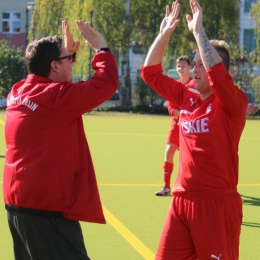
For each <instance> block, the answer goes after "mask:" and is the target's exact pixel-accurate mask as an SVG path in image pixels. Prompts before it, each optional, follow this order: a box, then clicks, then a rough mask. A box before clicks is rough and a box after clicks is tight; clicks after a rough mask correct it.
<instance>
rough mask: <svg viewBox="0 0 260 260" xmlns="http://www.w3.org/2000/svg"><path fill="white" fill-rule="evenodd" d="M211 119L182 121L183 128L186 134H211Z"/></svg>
mask: <svg viewBox="0 0 260 260" xmlns="http://www.w3.org/2000/svg"><path fill="white" fill-rule="evenodd" d="M208 122H209V118H208V117H205V118H201V119H197V120H194V121H182V122H181V128H182V131H183V133H184V134H199V133H208V132H209V124H208Z"/></svg>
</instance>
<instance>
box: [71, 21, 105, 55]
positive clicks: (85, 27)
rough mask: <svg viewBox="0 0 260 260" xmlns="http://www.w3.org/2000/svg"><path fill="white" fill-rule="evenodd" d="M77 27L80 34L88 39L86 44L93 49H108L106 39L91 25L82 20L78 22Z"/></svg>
mask: <svg viewBox="0 0 260 260" xmlns="http://www.w3.org/2000/svg"><path fill="white" fill-rule="evenodd" d="M76 26H77V29H78V31H79V32H80V34H81V35H82V36H83V37H84V38H85V39H86V41H85V43H86V44H88V45H89V46H90V47H91V48H92V49H94V50H95V51H97V50H98V49H100V48H104V47H107V42H106V40H105V39H104V37H103V36H102V35H101V34H100V33H99V32H98V31H96V30H95V29H93V28H92V27H91V26H90V25H89V23H84V22H83V21H81V20H78V21H76Z"/></svg>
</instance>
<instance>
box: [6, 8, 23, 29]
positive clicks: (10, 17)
mask: <svg viewBox="0 0 260 260" xmlns="http://www.w3.org/2000/svg"><path fill="white" fill-rule="evenodd" d="M20 29H21V14H20V13H16V12H4V13H2V32H5V33H19V32H20Z"/></svg>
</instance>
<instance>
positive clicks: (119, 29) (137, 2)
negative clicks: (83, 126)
mask: <svg viewBox="0 0 260 260" xmlns="http://www.w3.org/2000/svg"><path fill="white" fill-rule="evenodd" d="M35 2H36V6H35V11H34V13H33V21H32V24H31V30H30V32H29V40H30V41H32V40H33V39H35V38H38V37H42V36H47V35H53V34H59V35H62V31H61V21H62V20H63V19H66V20H67V21H68V23H69V24H70V29H71V32H72V34H73V36H74V39H75V40H80V41H81V47H80V50H79V52H78V55H77V62H76V63H75V65H74V70H73V76H74V77H76V78H80V79H87V78H88V77H89V74H90V73H89V72H90V71H91V68H90V64H91V59H92V56H93V54H94V52H93V51H92V52H91V50H90V49H89V48H88V47H87V46H86V45H85V44H84V39H83V38H82V37H81V36H80V35H79V33H78V32H77V30H76V27H75V26H74V24H75V20H77V19H81V20H83V21H87V22H91V21H92V25H93V27H94V28H95V29H96V30H98V31H100V32H101V33H102V34H103V35H104V37H105V39H106V40H107V42H108V46H109V47H110V48H111V49H112V51H113V52H114V53H115V55H116V56H117V58H119V57H118V56H119V53H121V54H122V55H124V54H126V53H127V50H128V48H129V45H130V43H132V44H133V45H134V44H136V45H135V47H134V48H135V49H136V50H137V51H138V52H139V53H144V54H145V53H147V52H148V49H149V48H150V46H151V44H152V42H153V41H154V38H155V37H156V36H157V34H158V32H159V27H160V24H161V21H162V19H163V17H164V15H165V7H166V5H168V4H169V3H170V2H169V1H166V0H131V6H130V9H131V12H130V17H128V16H127V15H126V11H125V7H124V3H125V1H122V0H121V1H112V0H108V1H103V0H95V1H94V0H88V1H86V0H54V1H49V0H35ZM179 2H180V4H181V10H180V16H179V19H180V23H179V25H178V27H177V29H176V30H175V32H174V33H173V35H172V37H171V38H170V40H169V44H168V47H167V49H166V52H165V63H166V64H165V67H166V69H169V68H170V60H171V59H172V58H174V57H177V56H180V55H192V54H193V50H194V48H195V45H196V44H195V40H194V37H193V35H192V33H190V31H189V30H188V28H187V22H186V15H187V14H190V13H191V10H190V5H189V1H184V0H181V1H179ZM200 4H201V6H202V8H203V17H204V22H203V24H204V27H205V30H206V32H207V35H208V37H209V38H210V39H212V38H219V39H224V40H225V41H226V42H228V43H229V44H230V46H231V50H232V53H234V54H235V55H237V53H239V51H237V42H238V41H237V37H238V36H237V26H236V22H237V20H238V15H239V12H238V8H239V6H238V1H237V0H228V1H226V0H218V1H217V0H211V1H209V0H200ZM91 14H92V16H91ZM91 18H92V19H91ZM118 62H119V59H118Z"/></svg>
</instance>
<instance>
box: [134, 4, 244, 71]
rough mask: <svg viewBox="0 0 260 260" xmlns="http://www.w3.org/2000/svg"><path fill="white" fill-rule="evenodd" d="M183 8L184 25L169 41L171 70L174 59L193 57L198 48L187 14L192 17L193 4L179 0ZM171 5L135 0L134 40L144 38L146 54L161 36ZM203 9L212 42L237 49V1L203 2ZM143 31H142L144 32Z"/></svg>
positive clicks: (166, 55)
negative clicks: (219, 40)
mask: <svg viewBox="0 0 260 260" xmlns="http://www.w3.org/2000/svg"><path fill="white" fill-rule="evenodd" d="M179 2H180V5H181V10H180V15H179V19H180V23H179V25H178V27H177V28H176V30H175V31H174V33H173V35H172V37H171V38H170V40H169V44H168V47H167V50H166V52H165V57H166V61H167V62H166V68H167V69H168V68H170V62H169V61H170V57H172V56H175V57H178V56H180V55H192V53H193V50H194V48H195V46H196V43H195V39H194V37H193V35H192V34H191V33H190V31H189V30H188V27H187V21H186V15H187V14H191V10H190V5H189V1H179ZM167 4H169V2H168V1H165V0H160V1H159V0H150V1H145V0H132V1H131V13H132V16H131V22H132V25H131V26H132V40H135V39H136V38H137V35H138V33H139V34H140V31H141V35H142V44H143V50H144V52H147V51H148V49H149V47H150V46H151V44H152V42H153V40H154V38H155V37H156V36H157V34H158V32H159V28H160V24H161V21H162V19H163V17H164V15H165V6H166V5H167ZM200 4H201V6H202V9H203V17H204V21H203V24H204V27H205V30H206V33H207V35H208V37H209V39H216V38H218V39H223V40H225V41H226V42H227V43H228V44H230V46H231V50H232V51H233V49H234V50H235V48H236V46H237V28H236V26H235V25H236V21H237V19H238V15H239V12H238V6H237V0H229V1H226V0H219V1H216V0H213V1H209V0H200ZM140 28H141V29H140Z"/></svg>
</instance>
